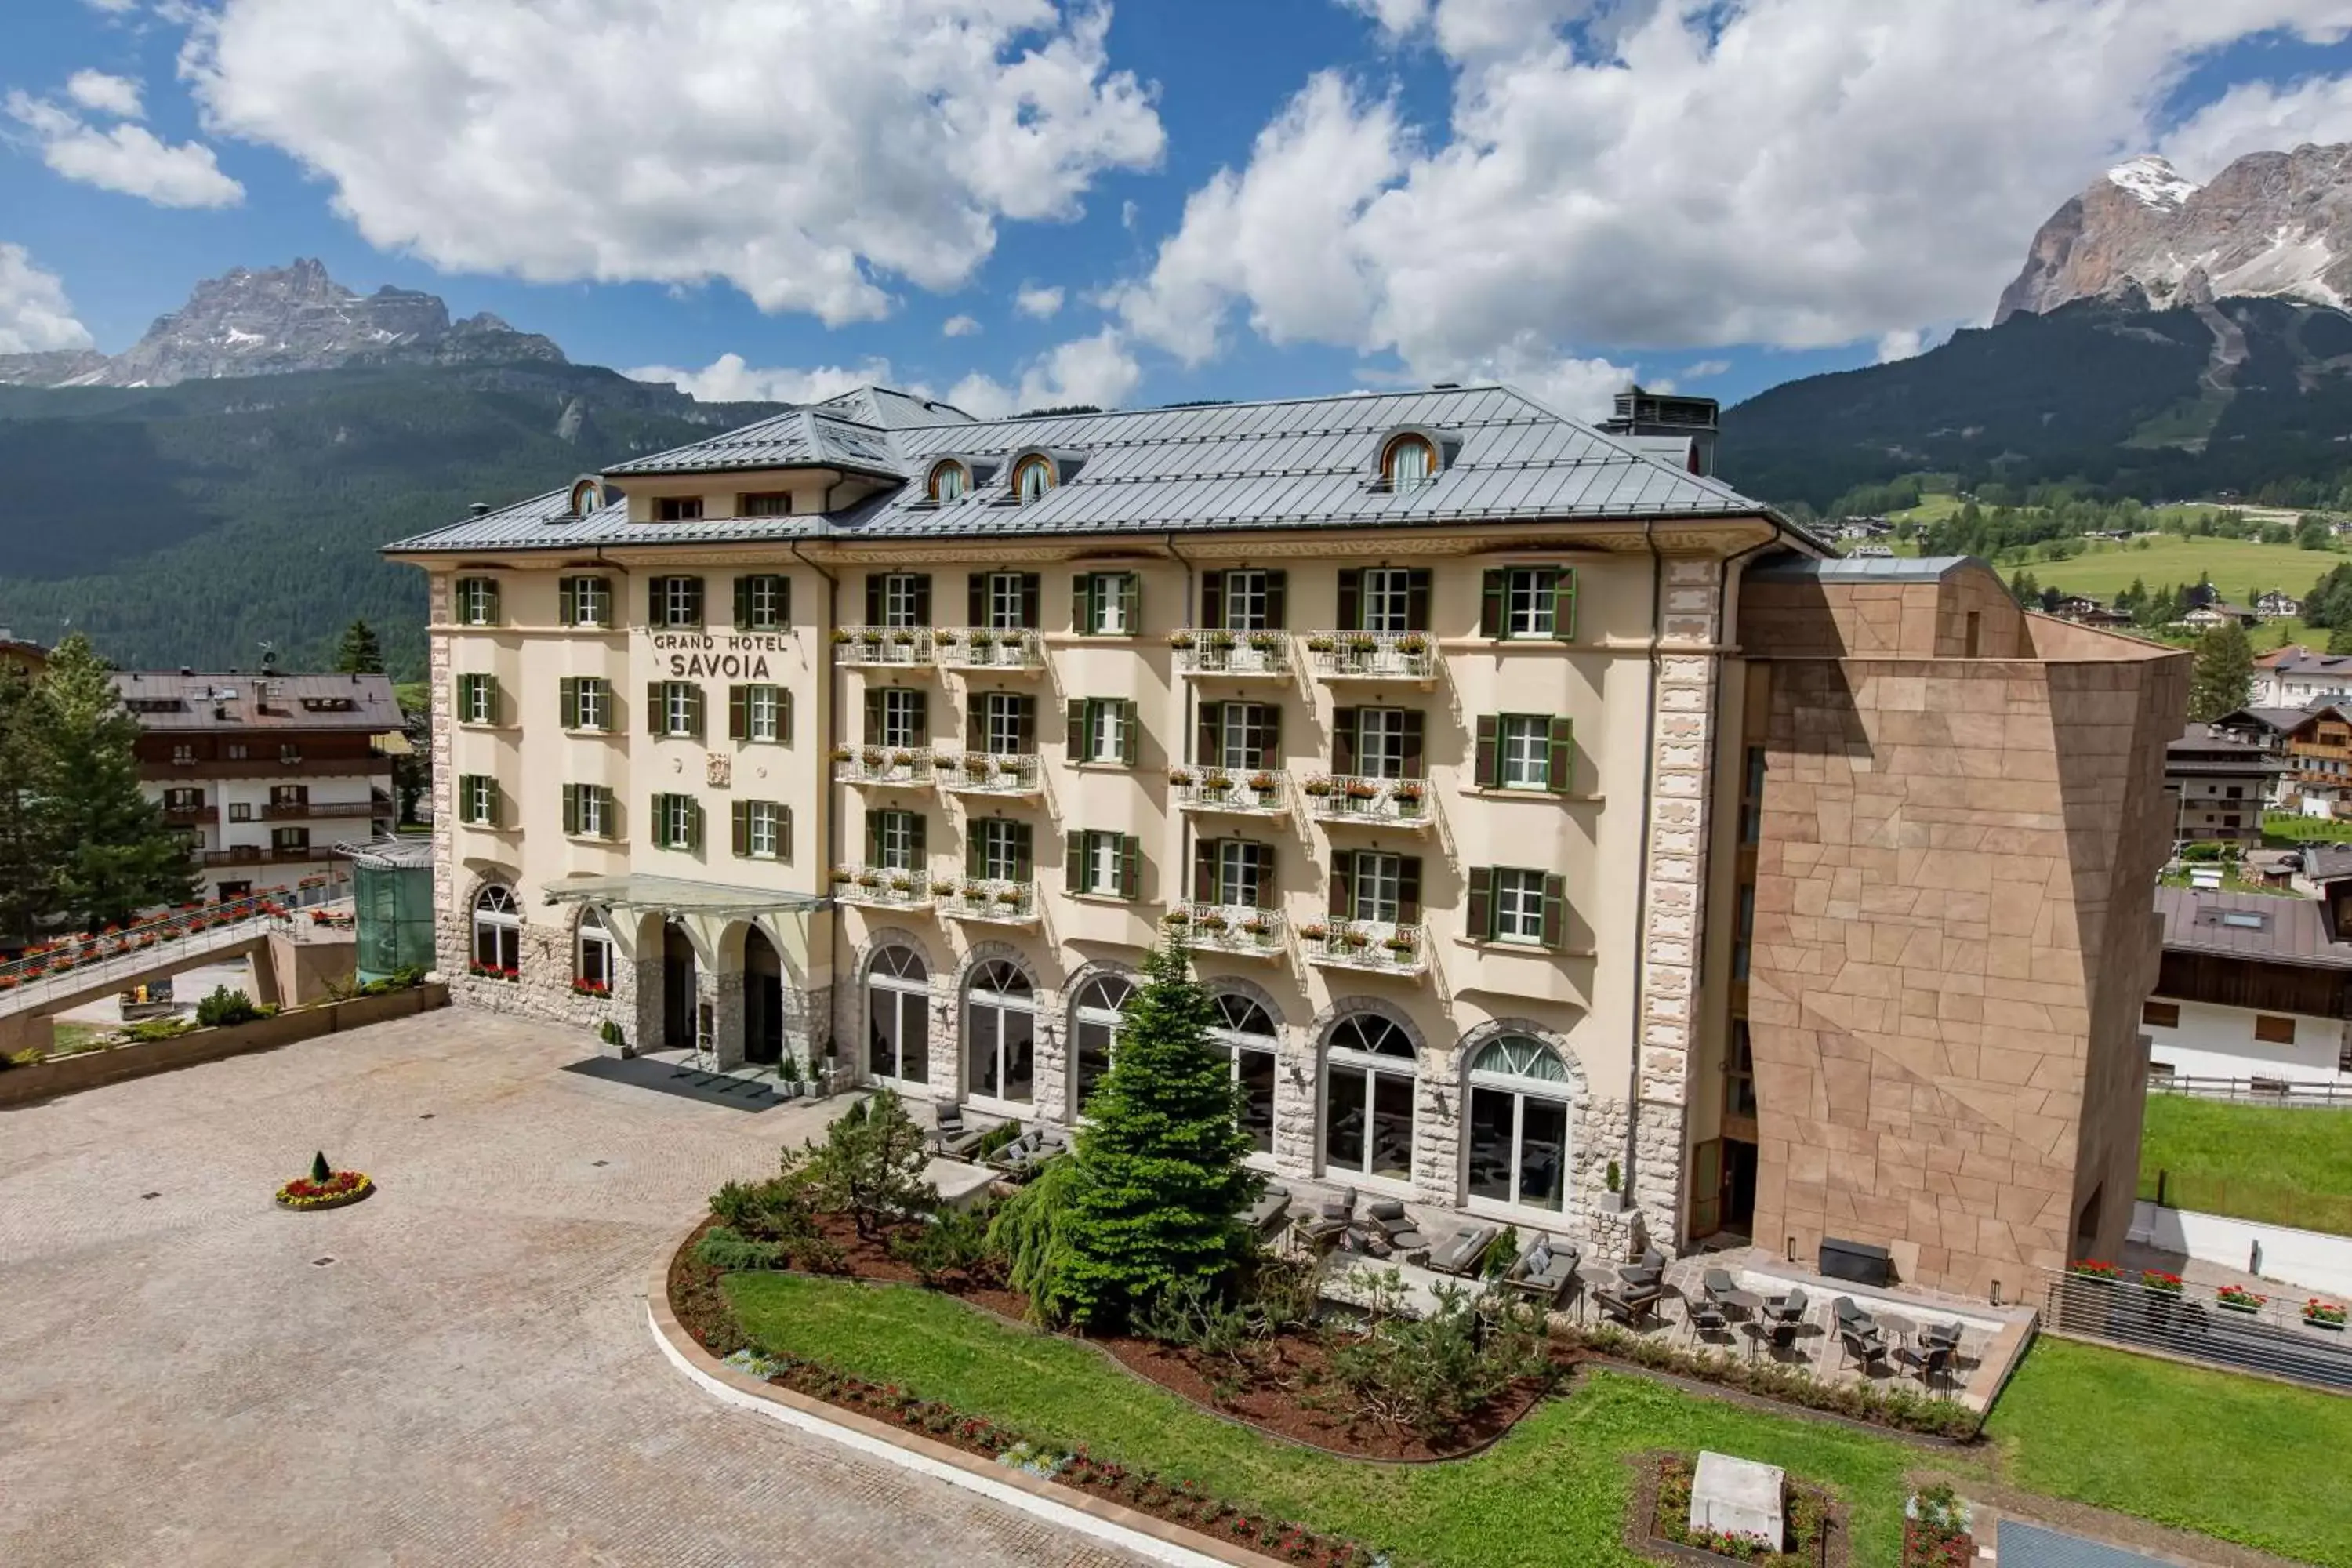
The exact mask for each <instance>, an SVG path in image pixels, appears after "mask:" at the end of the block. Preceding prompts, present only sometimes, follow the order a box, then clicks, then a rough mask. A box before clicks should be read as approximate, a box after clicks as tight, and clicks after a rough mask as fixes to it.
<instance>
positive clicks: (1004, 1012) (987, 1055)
mask: <svg viewBox="0 0 2352 1568" xmlns="http://www.w3.org/2000/svg"><path fill="white" fill-rule="evenodd" d="M963 1048H964V1069H965V1078H964V1086H965V1089H967V1090H968V1091H969V1092H970V1093H971V1094H974V1095H977V1096H980V1097H982V1098H983V1099H988V1100H1013V1101H1016V1102H1020V1103H1026V1102H1027V1101H1028V1100H1031V1099H1033V1098H1034V1096H1035V1094H1036V1056H1037V996H1036V992H1035V990H1034V988H1033V987H1032V986H1031V985H1030V984H1029V977H1028V976H1027V975H1025V974H1024V973H1021V968H1020V966H1019V965H1018V964H1015V963H1008V962H1006V961H1005V960H1003V959H1001V958H999V959H992V960H991V961H989V962H988V963H983V964H982V965H981V966H980V968H979V969H978V970H977V971H975V972H974V973H973V974H972V977H971V984H969V985H967V986H966V987H965V988H964V998H963Z"/></svg>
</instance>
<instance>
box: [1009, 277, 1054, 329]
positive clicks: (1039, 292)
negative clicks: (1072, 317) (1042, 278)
mask: <svg viewBox="0 0 2352 1568" xmlns="http://www.w3.org/2000/svg"><path fill="white" fill-rule="evenodd" d="M1062 296H1063V289H1062V286H1061V285H1060V284H1058V283H1056V284H1051V285H1045V284H1034V283H1032V284H1026V285H1024V286H1023V287H1022V289H1020V290H1019V291H1018V292H1016V293H1015V294H1014V295H1013V309H1014V310H1018V311H1020V312H1021V313H1022V314H1023V315H1024V316H1034V317H1036V318H1037V319H1038V320H1039V321H1049V320H1051V319H1052V318H1053V317H1055V316H1056V315H1059V314H1060V313H1061V310H1062Z"/></svg>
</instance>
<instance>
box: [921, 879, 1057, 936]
mask: <svg viewBox="0 0 2352 1568" xmlns="http://www.w3.org/2000/svg"><path fill="white" fill-rule="evenodd" d="M940 913H941V914H945V915H952V916H954V917H955V918H956V919H958V920H967V921H1003V922H1004V923H1006V924H1009V925H1027V924H1028V923H1029V922H1030V921H1034V920H1035V919H1036V918H1037V884H1036V883H1034V882H1015V881H1012V880H1010V879H1006V878H1002V877H959V878H957V879H955V892H954V893H953V895H951V896H950V897H946V898H942V899H941V900H940Z"/></svg>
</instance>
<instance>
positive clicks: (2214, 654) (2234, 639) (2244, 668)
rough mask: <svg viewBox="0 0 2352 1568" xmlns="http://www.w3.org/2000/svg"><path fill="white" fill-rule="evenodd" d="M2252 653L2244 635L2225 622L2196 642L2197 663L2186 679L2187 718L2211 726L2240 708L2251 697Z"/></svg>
mask: <svg viewBox="0 0 2352 1568" xmlns="http://www.w3.org/2000/svg"><path fill="white" fill-rule="evenodd" d="M2253 689H2254V650H2253V648H2252V646H2251V645H2250V644H2249V643H2248V642H2247V641H2246V631H2245V628H2244V627H2243V626H2240V625H2238V623H2237V621H2236V620H2235V619H2234V618H2233V619H2230V620H2225V621H2223V622H2222V623H2221V625H2220V626H2215V627H2213V628H2212V629H2211V630H2210V631H2208V632H2207V633H2206V634H2205V635H2204V636H2203V637H2200V638H2198V639H2197V663H2196V665H2195V667H2194V668H2193V669H2192V670H2191V671H2190V673H2189V719H2190V720H2191V721H2194V722H2197V723H2210V722H2212V721H2214V720H2216V719H2219V718H2221V716H2222V715H2223V714H2225V713H2234V712H2236V711H2237V710H2239V709H2241V708H2243V707H2244V706H2245V705H2246V703H2247V701H2248V700H2249V699H2250V698H2252V695H2253Z"/></svg>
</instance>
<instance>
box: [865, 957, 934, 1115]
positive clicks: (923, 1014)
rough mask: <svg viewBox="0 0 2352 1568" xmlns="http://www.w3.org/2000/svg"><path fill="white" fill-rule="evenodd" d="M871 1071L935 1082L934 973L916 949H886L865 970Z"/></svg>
mask: <svg viewBox="0 0 2352 1568" xmlns="http://www.w3.org/2000/svg"><path fill="white" fill-rule="evenodd" d="M866 1071H868V1072H870V1073H872V1074H873V1075H874V1076H875V1077H876V1078H887V1079H895V1080H896V1081H898V1082H899V1083H929V1082H930V1080H931V973H930V971H929V968H927V967H926V966H925V965H924V963H923V959H922V955H921V954H920V953H919V952H915V951H914V950H912V949H911V948H905V947H898V946H896V945H893V946H889V947H885V948H883V949H881V950H880V951H879V952H876V953H875V955H874V958H873V961H872V962H871V963H868V964H867V965H866Z"/></svg>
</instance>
